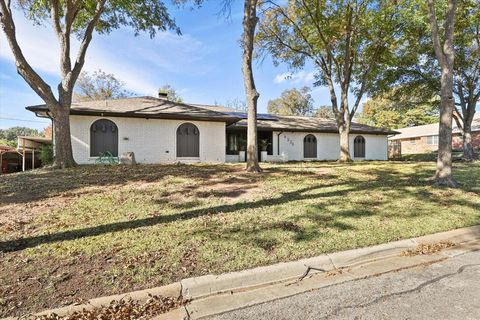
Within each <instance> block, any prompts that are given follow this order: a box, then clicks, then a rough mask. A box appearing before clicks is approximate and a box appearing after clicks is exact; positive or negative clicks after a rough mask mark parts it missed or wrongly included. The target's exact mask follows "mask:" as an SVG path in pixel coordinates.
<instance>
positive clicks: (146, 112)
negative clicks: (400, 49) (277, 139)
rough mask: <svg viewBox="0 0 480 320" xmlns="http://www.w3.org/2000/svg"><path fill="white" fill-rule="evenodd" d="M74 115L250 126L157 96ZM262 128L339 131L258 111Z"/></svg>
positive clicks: (84, 108)
mask: <svg viewBox="0 0 480 320" xmlns="http://www.w3.org/2000/svg"><path fill="white" fill-rule="evenodd" d="M27 109H28V110H30V111H33V112H35V113H37V114H41V115H46V113H47V112H48V109H47V106H46V105H36V106H30V107H27ZM70 113H71V114H72V115H104V116H117V117H141V118H160V119H181V120H203V121H221V122H226V123H227V125H229V126H228V128H231V129H243V128H246V127H247V120H246V118H247V114H246V113H245V112H239V111H238V110H235V109H232V108H227V107H222V106H212V105H202V104H187V103H178V102H173V101H169V100H166V99H162V98H155V97H134V98H125V99H112V100H95V101H85V102H75V103H72V107H71V110H70ZM257 119H258V120H257V121H258V122H257V123H258V128H259V129H265V130H268V129H270V130H279V131H302V132H327V133H337V132H338V128H337V124H336V122H335V120H333V119H321V118H315V117H299V116H278V115H272V114H261V113H259V114H258V115H257ZM351 132H352V133H371V134H382V135H390V134H396V133H397V132H395V131H391V130H387V129H382V128H375V127H371V126H367V125H363V124H359V123H352V126H351Z"/></svg>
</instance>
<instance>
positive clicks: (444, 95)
mask: <svg viewBox="0 0 480 320" xmlns="http://www.w3.org/2000/svg"><path fill="white" fill-rule="evenodd" d="M451 71H452V70H450V68H442V79H441V87H442V88H441V93H440V94H441V100H440V126H439V131H438V158H437V172H436V173H435V180H436V183H437V184H438V185H445V186H450V187H457V186H458V184H457V183H456V182H455V181H454V180H453V177H452V122H453V109H454V100H453V75H452V73H451Z"/></svg>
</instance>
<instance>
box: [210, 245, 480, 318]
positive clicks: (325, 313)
mask: <svg viewBox="0 0 480 320" xmlns="http://www.w3.org/2000/svg"><path fill="white" fill-rule="evenodd" d="M211 319H215V320H227V319H235V320H237V319H249V320H250V319H275V320H280V319H289V320H293V319H301V320H305V319H462V320H467V319H480V251H476V252H471V253H465V254H462V255H459V256H457V257H454V258H450V259H447V260H445V261H443V262H440V263H436V264H433V265H428V266H422V267H415V268H412V269H406V270H402V271H398V272H391V273H387V274H384V275H380V276H376V277H371V278H367V279H362V280H355V281H350V282H345V283H341V284H338V285H332V286H330V287H325V288H321V289H318V290H313V291H310V292H306V293H302V294H299V295H296V296H293V297H289V298H285V299H280V300H276V301H272V302H268V303H264V304H260V305H256V306H253V307H249V308H245V309H240V310H236V311H233V312H229V313H226V314H222V315H219V316H216V317H213V318H211Z"/></svg>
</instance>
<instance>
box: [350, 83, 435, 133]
mask: <svg viewBox="0 0 480 320" xmlns="http://www.w3.org/2000/svg"><path fill="white" fill-rule="evenodd" d="M396 91H397V90H392V91H389V92H387V93H385V94H381V95H379V96H377V97H374V98H373V99H369V100H368V101H367V102H365V103H364V104H363V107H362V112H361V113H360V114H359V116H358V117H357V121H358V122H360V123H363V124H367V125H370V126H374V127H379V128H388V129H400V128H405V127H412V126H420V125H424V124H431V123H435V122H437V121H438V104H436V103H422V102H417V101H414V100H412V97H410V96H409V95H408V93H407V92H405V91H403V90H401V91H402V92H403V99H399V97H400V95H399V94H394V92H396Z"/></svg>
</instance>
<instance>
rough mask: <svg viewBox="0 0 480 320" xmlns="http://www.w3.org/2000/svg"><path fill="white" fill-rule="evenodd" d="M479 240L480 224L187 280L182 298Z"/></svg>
mask: <svg viewBox="0 0 480 320" xmlns="http://www.w3.org/2000/svg"><path fill="white" fill-rule="evenodd" d="M477 239H480V225H477V226H473V227H467V228H461V229H456V230H451V231H446V232H440V233H435V234H431V235H426V236H422V237H415V238H410V239H406V240H400V241H394V242H389V243H384V244H380V245H375V246H371V247H364V248H359V249H352V250H347V251H339V252H335V253H329V254H323V255H320V256H317V257H313V258H307V259H301V260H298V261H292V262H283V263H278V264H274V265H270V266H264V267H258V268H254V269H248V270H242V271H238V272H231V273H225V274H221V275H212V274H210V275H205V276H200V277H194V278H187V279H183V280H182V281H181V284H182V296H183V297H184V298H185V299H189V300H192V299H200V298H206V297H208V296H211V295H216V294H222V293H226V292H230V293H232V292H239V291H245V290H251V289H255V288H258V287H262V286H267V285H272V284H275V283H279V282H285V281H289V280H292V279H295V278H298V277H300V276H301V275H302V274H303V273H304V272H306V270H307V269H308V268H309V267H310V268H311V269H310V270H309V273H317V272H328V271H332V270H335V269H339V268H347V267H354V266H358V265H362V264H365V263H369V262H372V261H378V260H382V259H387V258H389V257H392V256H398V255H399V254H400V253H401V252H403V251H406V250H408V249H413V248H415V247H416V246H417V245H418V244H421V243H425V244H428V243H436V242H440V241H448V242H452V243H455V244H460V243H464V242H469V241H473V240H477Z"/></svg>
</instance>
